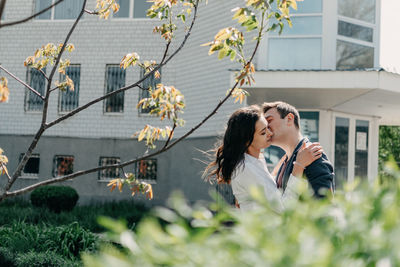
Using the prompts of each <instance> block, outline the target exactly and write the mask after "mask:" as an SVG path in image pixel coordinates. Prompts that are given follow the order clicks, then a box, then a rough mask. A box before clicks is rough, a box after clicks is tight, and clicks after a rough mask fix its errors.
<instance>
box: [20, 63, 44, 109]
mask: <svg viewBox="0 0 400 267" xmlns="http://www.w3.org/2000/svg"><path fill="white" fill-rule="evenodd" d="M42 71H43V72H44V73H46V68H44V69H42ZM26 81H27V84H29V86H30V87H32V88H33V89H35V90H36V91H37V92H38V93H39V94H40V95H42V96H43V95H44V90H45V86H46V78H45V77H44V75H43V74H42V73H41V72H40V71H39V70H37V69H35V68H28V69H27V74H26ZM25 110H26V111H42V110H43V100H42V99H41V98H40V97H39V96H38V95H36V94H35V93H33V92H32V91H31V90H29V89H28V88H27V89H26V97H25Z"/></svg>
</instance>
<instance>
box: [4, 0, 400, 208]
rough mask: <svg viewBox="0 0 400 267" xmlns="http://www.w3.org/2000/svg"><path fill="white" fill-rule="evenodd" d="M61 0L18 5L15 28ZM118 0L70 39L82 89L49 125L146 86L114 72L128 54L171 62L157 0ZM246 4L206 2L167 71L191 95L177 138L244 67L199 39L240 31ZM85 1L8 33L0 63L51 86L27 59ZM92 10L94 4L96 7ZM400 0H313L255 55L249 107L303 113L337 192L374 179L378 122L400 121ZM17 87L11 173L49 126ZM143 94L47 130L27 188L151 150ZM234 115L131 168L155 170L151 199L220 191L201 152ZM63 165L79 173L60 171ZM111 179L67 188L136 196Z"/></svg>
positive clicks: (227, 108)
mask: <svg viewBox="0 0 400 267" xmlns="http://www.w3.org/2000/svg"><path fill="white" fill-rule="evenodd" d="M53 1H54V0H36V1H35V0H20V1H8V2H7V5H6V8H5V14H4V17H3V19H4V20H5V21H13V20H17V19H19V18H23V17H26V16H29V15H31V14H33V13H34V12H35V10H38V9H40V8H42V7H43V6H46V5H48V4H49V3H52V2H53ZM119 2H120V4H121V10H120V12H119V13H117V14H118V15H117V16H114V17H112V18H110V19H109V20H108V21H99V20H98V18H97V17H95V16H89V15H87V14H86V15H85V16H84V18H83V19H82V21H81V22H80V23H79V25H78V27H77V29H76V31H75V32H74V34H73V35H72V37H71V40H70V42H71V43H73V44H74V45H75V46H76V50H75V51H74V52H73V53H71V54H70V55H69V54H68V55H66V56H65V57H66V58H70V59H71V62H72V64H73V67H72V68H70V69H69V74H70V76H71V77H73V78H74V80H75V83H76V85H77V90H76V91H75V93H74V94H65V93H62V92H56V93H54V94H53V95H52V98H53V99H52V100H53V101H52V102H51V104H50V107H49V114H50V115H49V120H54V119H56V118H58V117H59V116H61V115H62V114H65V112H68V110H71V109H73V108H75V107H77V106H80V105H82V104H85V103H87V102H89V101H90V100H91V99H92V98H93V97H96V96H101V95H103V94H104V93H105V92H109V91H110V90H114V89H115V88H118V87H120V86H122V85H128V84H131V83H133V82H135V81H136V80H138V78H140V77H141V75H142V73H141V72H140V70H139V69H137V68H136V69H128V70H126V71H121V70H120V69H119V68H118V67H116V65H117V64H119V62H120V60H121V58H122V57H123V56H124V55H125V54H127V53H129V52H133V51H135V52H137V53H139V55H140V56H141V58H142V59H148V60H150V59H155V60H160V58H161V57H162V52H163V47H164V42H163V41H162V40H161V39H160V38H159V37H158V36H157V35H151V34H149V33H150V32H151V31H152V28H153V27H154V26H155V25H157V24H156V22H155V21H153V20H150V19H147V18H145V16H144V15H145V9H146V6H147V5H148V4H147V3H145V1H144V0H120V1H119ZM242 2H243V1H240V0H235V1H232V0H224V1H214V0H212V1H209V3H208V5H207V6H205V5H204V4H202V5H201V7H200V9H199V15H198V20H197V25H196V26H195V28H194V29H193V33H192V35H191V36H190V39H189V41H188V43H187V44H186V46H185V48H184V49H183V50H182V51H181V53H180V54H178V56H177V57H176V58H175V59H174V60H173V61H172V62H170V64H168V65H167V66H165V67H164V68H163V69H162V70H161V74H162V78H161V82H162V83H164V84H169V85H175V86H176V87H177V88H178V89H180V90H181V91H182V92H183V94H184V95H185V99H186V104H187V108H186V111H185V114H184V119H185V120H186V125H185V127H183V128H181V129H178V130H177V132H176V135H175V136H176V137H179V136H181V135H182V134H184V133H185V132H186V131H188V130H190V129H191V128H192V127H193V126H194V125H196V124H197V123H198V122H200V121H201V120H202V118H203V117H204V116H205V114H206V113H208V112H211V110H212V109H213V108H214V107H215V105H216V104H217V103H218V102H219V99H220V98H222V97H224V96H225V93H226V90H227V89H228V88H229V87H230V85H231V84H232V80H233V72H232V71H230V70H231V69H235V68H237V67H238V66H237V65H232V63H231V62H230V61H228V60H224V61H218V60H217V59H216V57H214V56H207V50H208V48H206V47H200V44H203V43H205V42H208V41H210V40H212V39H213V37H214V35H215V33H216V32H217V31H218V30H219V29H221V28H222V27H225V26H229V25H233V23H234V22H233V21H232V20H231V16H232V13H231V9H232V8H233V7H235V6H237V5H238V4H241V3H242ZM80 3H81V0H79V1H72V0H69V1H68V0H66V1H65V3H63V4H62V5H59V6H57V7H55V8H53V9H52V10H51V12H49V13H45V14H43V15H42V16H41V17H39V18H36V19H33V20H32V21H29V22H28V23H25V24H20V25H18V26H13V27H6V28H1V29H0V63H1V64H2V65H3V66H4V67H5V68H6V69H8V70H10V71H11V72H12V73H14V74H16V75H17V76H18V77H22V78H25V80H26V82H27V83H28V84H30V85H32V86H33V87H35V88H36V89H37V90H38V91H40V90H44V86H45V81H44V79H42V78H40V75H37V73H35V72H33V71H31V70H29V69H26V68H25V67H24V66H23V61H24V60H25V58H26V57H27V56H29V55H32V54H33V53H34V51H35V50H36V49H37V48H38V47H41V46H42V45H44V44H46V43H48V42H54V43H59V42H63V39H64V38H65V35H66V33H67V32H68V28H69V27H70V25H72V23H73V20H72V18H73V17H74V16H76V11H77V10H78V8H79V5H80ZM88 4H89V7H90V8H94V6H95V0H89V1H88ZM399 5H400V3H397V1H396V0H357V1H355V0H304V2H300V3H299V4H298V6H299V9H298V10H297V11H295V12H293V24H294V26H293V28H292V29H289V28H286V29H285V30H284V32H283V34H282V35H280V36H278V35H277V34H275V33H271V34H269V35H267V36H266V38H265V39H264V40H263V43H262V45H261V46H260V49H259V52H258V54H257V57H256V61H255V65H256V68H257V72H256V75H255V78H256V84H255V85H254V86H252V87H251V88H246V89H247V90H248V91H249V92H250V94H251V95H250V96H249V97H248V99H247V104H253V103H262V102H264V101H275V100H283V101H286V102H289V103H291V104H293V105H294V106H296V107H298V108H299V110H300V111H301V116H302V118H303V120H302V129H303V132H304V133H305V134H306V135H308V136H309V138H310V139H311V140H318V141H319V142H321V144H322V145H323V146H324V150H325V151H326V153H327V154H328V156H329V158H330V159H331V161H332V162H333V163H334V165H335V172H336V175H337V179H338V181H337V182H338V184H339V185H340V183H341V181H342V180H343V179H350V180H351V179H354V177H356V176H360V177H368V178H369V179H374V178H375V177H376V176H377V169H378V137H379V136H378V127H379V125H380V124H400V118H399V117H398V116H396V115H395V114H397V112H399V111H400V107H399V106H398V104H397V103H400V88H399V86H398V81H400V75H399V74H398V73H397V72H398V71H400V53H398V52H397V47H398V44H400V37H398V36H396V34H394V33H395V30H392V29H396V25H394V24H393V23H397V24H398V22H391V21H389V20H390V19H391V18H393V17H395V15H390V14H389V13H390V12H392V13H393V12H394V10H396V8H393V7H394V6H397V7H400V6H399ZM382 14H388V15H386V16H383V15H382ZM179 40H180V38H177V40H176V42H177V43H179ZM248 43H250V42H248ZM396 44H397V45H396ZM248 49H249V51H250V49H251V45H250V47H249V48H248ZM47 71H48V70H47ZM1 75H5V74H4V73H2V74H1ZM5 76H6V75H5ZM9 87H10V89H11V95H10V101H9V102H8V103H6V104H1V105H0V114H1V116H0V147H2V148H3V149H4V150H5V152H6V154H7V156H8V157H9V160H10V163H9V168H10V170H13V168H15V167H16V164H17V162H18V160H19V157H20V155H21V153H24V152H25V151H26V149H27V147H28V144H29V143H30V141H31V139H32V135H33V134H34V133H35V131H36V130H37V129H38V127H39V124H40V119H41V116H40V112H38V111H40V110H41V108H42V107H41V104H40V102H38V101H37V100H36V99H35V98H34V97H33V96H31V95H30V93H29V92H28V91H27V90H26V89H25V88H24V87H23V86H22V85H21V84H19V83H18V82H16V81H15V80H13V79H12V78H9ZM140 97H141V92H140V90H138V89H133V90H129V91H126V93H125V94H124V95H120V96H117V97H115V98H113V99H112V100H108V101H105V102H104V103H103V102H101V103H98V104H96V105H94V106H92V107H90V108H89V109H88V110H86V111H84V112H82V113H81V114H79V115H78V116H76V117H74V118H72V119H70V120H67V121H64V122H62V123H61V124H60V125H57V126H55V127H54V128H51V129H49V130H48V131H47V132H46V134H45V135H44V136H43V138H42V140H41V141H40V142H39V145H38V147H37V149H36V150H35V152H34V154H35V156H34V157H33V158H32V159H31V160H30V162H29V164H28V166H27V169H25V172H24V174H23V175H22V177H21V179H19V181H18V184H17V186H18V187H19V186H23V185H27V184H32V183H35V182H37V181H41V180H43V179H46V178H50V177H52V176H57V175H60V174H65V173H66V172H68V171H71V169H70V168H71V166H73V171H76V170H83V169H87V168H92V167H96V166H98V165H99V164H100V165H101V164H107V163H111V162H118V161H126V160H128V159H131V158H133V157H137V156H140V155H142V154H143V153H144V152H145V148H144V145H143V144H139V143H138V142H137V141H136V140H134V139H132V138H131V135H132V134H133V133H135V132H136V131H138V130H140V129H141V128H142V127H143V126H144V124H145V123H150V124H154V125H156V124H157V123H158V121H159V120H158V119H157V118H152V117H149V116H148V115H147V114H146V113H145V111H138V110H136V108H135V107H136V104H137V102H138V99H139V98H140ZM236 108H238V105H237V104H234V103H233V101H230V102H228V103H226V104H225V105H224V106H223V107H222V109H221V110H220V111H219V112H218V114H217V115H216V116H214V117H213V118H212V119H211V120H210V121H208V122H207V123H206V124H205V125H203V126H202V127H201V128H200V129H199V130H198V131H196V132H195V133H194V134H193V135H191V136H190V137H189V138H188V139H187V140H185V141H184V142H182V143H181V144H178V145H177V146H176V147H174V148H173V149H171V151H168V152H166V153H164V154H162V155H160V156H158V157H157V158H155V159H153V160H150V161H146V162H142V163H141V164H138V165H137V166H132V168H130V169H127V170H125V171H126V172H136V173H137V174H140V173H141V172H140V170H144V169H146V170H148V171H147V173H146V175H144V174H143V173H142V175H144V176H142V178H145V179H147V180H150V181H151V182H153V183H154V185H153V188H154V195H155V199H154V201H153V203H156V204H160V203H164V201H165V199H166V198H167V196H168V195H169V194H170V193H171V191H173V190H174V189H182V190H183V191H184V192H185V195H186V197H187V198H189V199H190V200H197V199H207V198H208V191H209V189H210V188H212V187H213V186H209V185H208V184H206V183H204V182H203V181H202V179H201V173H202V170H203V169H204V167H205V165H204V164H203V163H201V162H200V161H198V160H196V159H200V160H204V157H203V156H202V153H201V152H199V150H209V149H211V148H212V147H213V145H214V143H215V141H216V140H217V138H216V137H217V136H219V135H220V134H221V133H223V131H224V126H225V124H226V121H227V118H228V116H229V115H230V114H231V112H232V111H233V110H234V109H236ZM266 156H267V158H268V159H269V160H270V161H271V163H273V162H274V161H276V159H277V157H278V156H279V151H277V150H276V149H270V150H268V151H267V152H266ZM71 162H73V164H71ZM63 164H66V165H67V166H69V168H66V169H65V168H64V169H62V168H61V167H60V166H63ZM113 175H115V173H109V172H102V173H95V174H91V175H86V176H84V177H80V178H77V179H76V180H74V181H69V182H66V184H69V185H71V186H74V187H75V188H77V190H78V192H79V194H80V196H81V200H82V201H83V202H86V201H90V200H91V199H102V198H126V197H128V196H129V192H124V194H119V193H115V192H113V193H110V192H109V191H108V189H107V188H106V183H104V182H105V181H107V179H108V178H109V176H113Z"/></svg>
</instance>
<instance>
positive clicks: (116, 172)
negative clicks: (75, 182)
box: [99, 157, 121, 180]
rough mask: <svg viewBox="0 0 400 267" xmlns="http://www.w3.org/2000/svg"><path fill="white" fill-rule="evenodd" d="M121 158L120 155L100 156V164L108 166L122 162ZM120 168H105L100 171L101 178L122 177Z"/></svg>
mask: <svg viewBox="0 0 400 267" xmlns="http://www.w3.org/2000/svg"><path fill="white" fill-rule="evenodd" d="M120 163H121V159H120V158H118V157H100V159H99V166H100V167H101V166H107V165H113V164H120ZM120 171H121V170H120V168H111V169H104V170H100V171H99V180H110V179H115V178H118V177H120V175H121V172H120Z"/></svg>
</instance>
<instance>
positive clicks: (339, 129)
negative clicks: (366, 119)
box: [335, 117, 350, 188]
mask: <svg viewBox="0 0 400 267" xmlns="http://www.w3.org/2000/svg"><path fill="white" fill-rule="evenodd" d="M349 128H350V119H349V118H342V117H336V121H335V184H336V187H337V188H342V185H343V182H344V181H347V179H348V177H349Z"/></svg>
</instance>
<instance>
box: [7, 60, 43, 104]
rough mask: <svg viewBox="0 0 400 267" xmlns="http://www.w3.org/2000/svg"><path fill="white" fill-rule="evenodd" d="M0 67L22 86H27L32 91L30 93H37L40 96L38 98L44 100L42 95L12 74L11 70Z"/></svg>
mask: <svg viewBox="0 0 400 267" xmlns="http://www.w3.org/2000/svg"><path fill="white" fill-rule="evenodd" d="M0 69H2V70H4V71H5V72H6V73H7V74H8V75H10V76H11V77H13V78H14V79H15V80H16V81H18V82H19V83H21V84H22V85H23V86H25V87H26V88H28V89H29V90H30V91H32V93H34V94H35V95H37V96H38V97H40V99H42V100H44V97H43V96H42V95H41V94H40V93H39V92H38V91H36V90H35V89H33V88H32V87H31V86H29V85H28V84H26V83H25V82H24V81H22V80H21V79H19V78H18V77H17V76H15V75H14V74H12V73H11V72H9V71H8V70H7V69H5V68H4V67H3V66H1V65H0Z"/></svg>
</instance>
